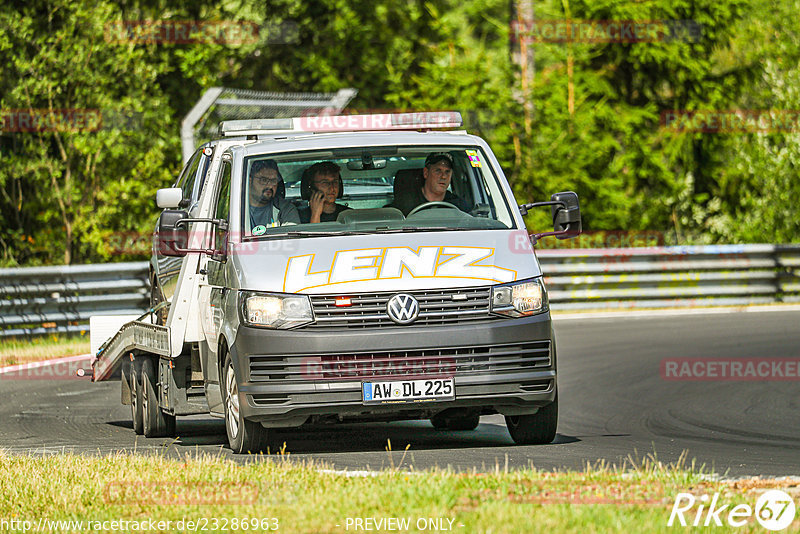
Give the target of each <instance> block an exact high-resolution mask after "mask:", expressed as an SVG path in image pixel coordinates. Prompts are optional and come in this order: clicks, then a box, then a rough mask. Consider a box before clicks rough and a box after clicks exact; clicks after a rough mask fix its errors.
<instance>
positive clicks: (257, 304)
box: [241, 291, 314, 329]
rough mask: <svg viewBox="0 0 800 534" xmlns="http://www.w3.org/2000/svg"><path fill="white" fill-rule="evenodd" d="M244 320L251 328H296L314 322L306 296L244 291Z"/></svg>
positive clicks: (242, 296) (242, 308) (309, 302)
mask: <svg viewBox="0 0 800 534" xmlns="http://www.w3.org/2000/svg"><path fill="white" fill-rule="evenodd" d="M241 299H242V305H241V310H242V319H243V320H244V323H245V324H247V325H251V326H265V327H267V328H281V329H288V328H295V327H297V326H302V325H304V324H308V323H311V322H313V321H314V313H313V312H312V311H311V301H310V300H309V299H308V297H307V296H306V295H286V294H281V293H255V292H251V291H242V293H241Z"/></svg>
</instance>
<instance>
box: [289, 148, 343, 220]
mask: <svg viewBox="0 0 800 534" xmlns="http://www.w3.org/2000/svg"><path fill="white" fill-rule="evenodd" d="M342 189H343V184H342V176H341V172H340V169H339V166H338V165H336V164H335V163H333V162H332V161H321V162H319V163H315V164H314V165H312V166H311V167H309V168H308V169H306V170H305V171H304V172H303V177H302V178H301V180H300V195H301V196H302V198H303V199H304V200H308V207H307V208H303V209H301V210H299V211H300V222H301V223H318V222H335V221H336V218H337V217H339V214H340V213H341V212H343V211H345V210H349V209H351V208H349V207H347V206H344V205H342V204H337V203H336V199H337V198H341V196H342V193H343V191H342Z"/></svg>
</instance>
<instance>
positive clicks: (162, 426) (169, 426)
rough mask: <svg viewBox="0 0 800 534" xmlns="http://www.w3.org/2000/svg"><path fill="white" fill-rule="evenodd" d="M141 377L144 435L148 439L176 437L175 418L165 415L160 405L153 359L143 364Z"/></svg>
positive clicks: (146, 360)
mask: <svg viewBox="0 0 800 534" xmlns="http://www.w3.org/2000/svg"><path fill="white" fill-rule="evenodd" d="M139 375H140V377H141V378H140V382H141V386H142V387H141V388H140V391H141V392H142V416H143V417H142V420H143V421H142V422H143V427H144V435H145V436H146V437H148V438H161V437H164V436H174V435H175V416H174V415H170V414H168V413H164V412H163V411H162V410H161V407H160V406H159V404H158V388H157V387H156V384H157V375H156V369H155V363H154V362H153V359H152V358H145V359H144V361H143V362H142V370H141V373H140V374H139Z"/></svg>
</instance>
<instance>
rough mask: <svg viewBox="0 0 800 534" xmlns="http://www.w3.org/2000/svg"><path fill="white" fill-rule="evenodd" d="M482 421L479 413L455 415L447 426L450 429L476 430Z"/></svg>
mask: <svg viewBox="0 0 800 534" xmlns="http://www.w3.org/2000/svg"><path fill="white" fill-rule="evenodd" d="M480 422H481V416H480V415H479V414H474V415H466V416H464V417H453V418H450V420H449V421H448V422H447V428H448V429H450V430H475V429H476V428H478V424H479V423H480Z"/></svg>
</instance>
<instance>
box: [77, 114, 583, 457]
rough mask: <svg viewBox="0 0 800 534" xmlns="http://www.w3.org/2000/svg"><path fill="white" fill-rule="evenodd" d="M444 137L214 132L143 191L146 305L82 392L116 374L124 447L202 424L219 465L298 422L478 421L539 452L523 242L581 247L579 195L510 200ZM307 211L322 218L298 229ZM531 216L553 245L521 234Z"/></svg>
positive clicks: (527, 251)
mask: <svg viewBox="0 0 800 534" xmlns="http://www.w3.org/2000/svg"><path fill="white" fill-rule="evenodd" d="M460 126H461V117H460V115H459V114H458V113H455V112H437V113H427V112H426V113H406V114H385V115H352V116H336V117H302V118H294V119H265V120H260V121H229V122H227V123H222V124H221V125H220V131H221V133H222V136H223V137H222V138H221V139H219V140H217V141H213V142H211V143H208V144H206V145H203V146H201V147H200V148H199V149H198V151H197V152H196V154H195V155H194V156H193V158H192V159H191V160H190V161H189V163H187V165H186V167H185V168H184V170H183V172H182V173H181V176H180V177H179V179H178V181H177V183H176V186H175V187H172V188H167V189H161V190H159V191H158V194H157V204H158V206H159V208H161V209H162V210H163V211H162V213H161V216H160V218H159V223H158V228H157V230H156V232H155V234H154V240H153V243H154V246H153V252H154V253H153V259H152V261H151V286H152V299H151V302H152V307H151V309H150V311H149V313H148V314H147V315H146V316H142V317H141V318H140V320H136V321H132V322H128V323H126V324H124V325H123V326H122V327H121V328H120V329H119V331H117V332H116V334H114V335H113V336H112V337H111V338H110V339H108V340H107V341H105V342H104V343H103V344H102V346H101V347H100V349H99V350H98V351H97V354H96V359H95V361H94V362H93V367H92V380H93V381H102V380H108V379H110V378H112V377H116V376H120V377H121V383H122V388H121V390H122V403H123V404H129V405H130V406H131V414H132V419H133V428H134V430H135V431H136V433H139V434H144V435H145V436H149V437H156V436H166V435H173V434H174V433H175V418H176V416H183V415H192V414H211V415H213V416H218V417H224V418H225V422H226V430H227V434H228V441H229V444H230V446H231V448H232V449H233V450H234V452H238V453H242V452H248V451H257V450H262V449H264V448H265V447H266V446H267V445H268V443H269V435H270V433H269V430H270V429H271V428H288V427H297V426H300V425H303V424H305V423H307V422H316V423H327V422H331V423H334V422H341V421H390V420H398V419H430V420H431V422H432V423H433V425H434V427H436V428H441V429H449V430H472V429H474V428H475V427H476V426H477V425H478V422H479V417H480V416H481V415H487V414H493V413H500V414H503V415H504V416H505V417H506V422H507V426H508V429H509V432H510V434H511V436H512V438H513V439H514V441H515V442H517V443H520V444H534V443H549V442H550V441H552V440H553V438H554V437H555V433H556V425H557V420H558V392H557V382H556V378H557V376H556V362H557V358H556V344H555V335H554V333H553V330H552V326H551V320H550V313H549V305H548V300H547V291H546V288H545V286H544V282H543V279H542V272H541V269H540V267H539V263H538V260H537V259H536V255H535V253H534V250H533V244H534V243H535V241H536V239H538V238H539V237H542V236H546V235H554V236H557V237H559V238H567V237H573V236H575V235H578V233H580V208H579V205H578V198H577V195H576V194H575V193H572V192H562V193H556V194H554V195H553V196H552V197H551V200H549V201H546V202H538V203H533V204H522V205H518V204H517V202H516V201H515V199H514V197H513V194H512V192H511V188H510V187H509V185H508V182H507V181H506V179H505V176H504V174H503V171H502V169H501V168H500V165H499V163H498V161H497V159H496V158H495V156H494V154H493V153H492V151H491V149H490V148H489V147H488V145H487V144H486V142H485V141H483V140H482V139H480V138H478V137H475V136H471V135H469V134H467V133H466V132H464V131H461V130H452V129H454V128H459V127H460ZM441 129H450V130H449V131H437V130H441ZM337 178H338V181H337ZM318 187H320V188H321V189H318ZM323 193H324V194H323ZM313 202H324V203H325V204H324V206H325V207H324V209H325V210H328V208H330V209H331V210H332V211H330V210H329V211H330V212H331V213H332V215H330V216H329V217H328V218H327V219H326V218H325V216H324V213H323V214H322V217H321V218H320V215H319V214H318V215H317V220H320V222H310V221H309V219H308V217H309V215H308V214H309V213H312V211H313V210H312V203H313ZM334 202H335V203H336V205H335V208H334V205H333V203H334ZM538 206H547V207H549V208H550V209H551V213H552V216H553V231H548V232H543V233H539V234H535V235H533V236H530V235H529V234H528V232H527V230H526V228H525V225H524V222H523V219H522V216H523V215H524V214H525V213H526V212H527V210H528V209H530V208H533V207H538ZM318 207H319V205H317V208H318ZM317 208H314V209H317ZM325 213H328V211H326V212H325ZM165 312H166V313H165Z"/></svg>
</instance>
